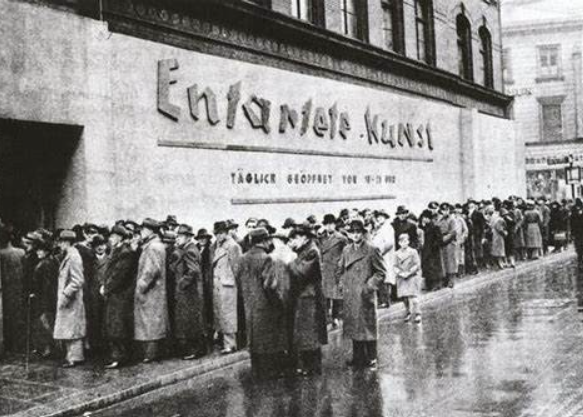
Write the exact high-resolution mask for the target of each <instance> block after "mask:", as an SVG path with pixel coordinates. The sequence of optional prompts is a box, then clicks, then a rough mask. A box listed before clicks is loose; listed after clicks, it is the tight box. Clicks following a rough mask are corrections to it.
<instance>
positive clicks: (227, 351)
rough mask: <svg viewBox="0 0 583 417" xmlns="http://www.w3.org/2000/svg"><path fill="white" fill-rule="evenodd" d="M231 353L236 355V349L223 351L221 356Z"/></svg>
mask: <svg viewBox="0 0 583 417" xmlns="http://www.w3.org/2000/svg"><path fill="white" fill-rule="evenodd" d="M231 353H235V349H233V348H225V349H223V350H221V355H230V354H231Z"/></svg>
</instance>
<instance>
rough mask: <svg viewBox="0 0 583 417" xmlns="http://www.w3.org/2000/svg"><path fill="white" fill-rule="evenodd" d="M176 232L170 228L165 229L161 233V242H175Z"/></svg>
mask: <svg viewBox="0 0 583 417" xmlns="http://www.w3.org/2000/svg"><path fill="white" fill-rule="evenodd" d="M176 236H177V233H176V232H173V231H172V230H165V231H164V234H163V235H162V242H164V243H174V242H176Z"/></svg>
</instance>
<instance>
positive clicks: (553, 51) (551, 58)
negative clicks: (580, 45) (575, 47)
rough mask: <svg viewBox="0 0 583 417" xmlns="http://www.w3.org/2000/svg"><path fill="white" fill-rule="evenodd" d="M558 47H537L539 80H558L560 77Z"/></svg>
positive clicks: (559, 49) (559, 48)
mask: <svg viewBox="0 0 583 417" xmlns="http://www.w3.org/2000/svg"><path fill="white" fill-rule="evenodd" d="M560 51H561V47H560V45H544V46H539V47H538V75H539V78H542V79H545V78H558V77H560V76H561V59H560V56H561V54H560Z"/></svg>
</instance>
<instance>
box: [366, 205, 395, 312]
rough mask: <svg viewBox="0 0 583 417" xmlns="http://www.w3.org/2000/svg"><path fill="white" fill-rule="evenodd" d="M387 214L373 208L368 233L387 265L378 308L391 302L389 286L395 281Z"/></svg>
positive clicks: (391, 239)
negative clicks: (369, 232)
mask: <svg viewBox="0 0 583 417" xmlns="http://www.w3.org/2000/svg"><path fill="white" fill-rule="evenodd" d="M390 217H391V216H389V214H388V213H387V212H386V211H384V210H375V211H374V213H373V220H374V228H373V229H372V232H371V234H370V242H371V243H372V245H373V246H376V247H377V248H379V250H380V251H381V255H382V256H383V259H384V260H385V265H386V267H387V275H386V276H385V280H384V282H383V283H382V284H381V285H380V289H379V294H378V296H379V308H388V307H389V305H390V304H391V288H392V287H394V286H395V284H396V283H397V279H396V277H395V273H394V272H393V268H392V266H393V255H394V250H393V249H394V246H393V241H394V238H393V233H392V230H391V224H390V223H389V222H388V220H389V218H390Z"/></svg>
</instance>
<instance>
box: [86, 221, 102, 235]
mask: <svg viewBox="0 0 583 417" xmlns="http://www.w3.org/2000/svg"><path fill="white" fill-rule="evenodd" d="M83 232H85V233H87V234H92V235H94V234H97V233H99V228H98V227H97V225H95V224H93V223H85V224H84V225H83Z"/></svg>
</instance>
